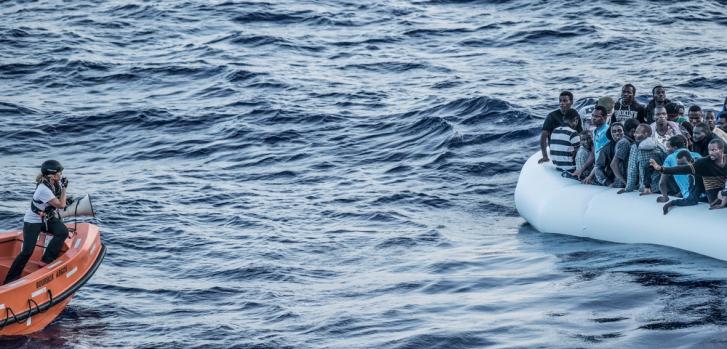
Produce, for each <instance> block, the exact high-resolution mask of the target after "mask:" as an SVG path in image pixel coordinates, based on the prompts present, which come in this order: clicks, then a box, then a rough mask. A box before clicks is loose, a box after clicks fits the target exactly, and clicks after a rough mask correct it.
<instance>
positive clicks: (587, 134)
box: [580, 130, 593, 151]
mask: <svg viewBox="0 0 727 349" xmlns="http://www.w3.org/2000/svg"><path fill="white" fill-rule="evenodd" d="M580 138H581V147H584V148H586V149H588V150H589V151H591V150H593V134H592V133H591V131H589V130H583V131H582V132H581V133H580Z"/></svg>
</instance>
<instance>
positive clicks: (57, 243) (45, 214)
mask: <svg viewBox="0 0 727 349" xmlns="http://www.w3.org/2000/svg"><path fill="white" fill-rule="evenodd" d="M35 181H36V187H35V192H34V193H33V199H32V200H31V202H30V207H29V208H28V210H27V211H26V213H25V216H24V217H23V247H22V249H21V251H20V254H18V256H17V257H16V258H15V260H14V261H13V264H12V266H11V267H10V270H9V271H8V274H7V276H6V277H5V281H4V282H3V284H7V283H10V282H13V281H15V280H17V279H18V278H20V277H21V275H22V273H23V269H25V265H26V264H27V263H28V260H29V259H30V256H31V255H32V254H33V250H34V249H35V244H36V242H37V241H38V236H39V235H40V232H41V231H46V232H48V233H49V234H52V235H53V239H51V241H50V243H49V244H48V247H47V248H46V249H45V253H44V254H43V257H42V258H41V261H42V263H46V264H48V263H51V262H53V261H54V260H55V259H56V258H58V255H59V254H60V252H61V248H62V247H63V242H64V241H65V240H66V238H67V237H68V228H66V226H65V224H63V221H62V220H61V219H60V218H59V216H58V215H57V213H56V209H58V208H61V209H62V208H65V207H66V203H67V202H66V188H67V187H68V180H67V179H66V178H65V177H63V166H62V165H61V163H60V162H58V161H56V160H47V161H45V162H43V164H42V165H41V173H40V174H39V175H38V176H37V177H36V180H35Z"/></svg>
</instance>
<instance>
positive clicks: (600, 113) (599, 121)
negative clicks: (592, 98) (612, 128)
mask: <svg viewBox="0 0 727 349" xmlns="http://www.w3.org/2000/svg"><path fill="white" fill-rule="evenodd" d="M606 115H608V111H607V110H606V108H605V107H604V106H602V105H597V106H596V108H594V109H593V113H592V114H591V122H592V123H593V124H594V125H595V126H596V127H600V126H601V125H603V124H605V123H606Z"/></svg>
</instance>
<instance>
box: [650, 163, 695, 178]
mask: <svg viewBox="0 0 727 349" xmlns="http://www.w3.org/2000/svg"><path fill="white" fill-rule="evenodd" d="M649 164H650V165H651V167H652V168H653V169H654V170H656V171H659V172H661V173H662V174H669V175H675V174H685V175H693V174H695V173H694V167H693V166H690V165H681V166H672V167H663V166H661V165H659V163H657V162H656V160H654V159H651V161H649Z"/></svg>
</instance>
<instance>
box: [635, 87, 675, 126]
mask: <svg viewBox="0 0 727 349" xmlns="http://www.w3.org/2000/svg"><path fill="white" fill-rule="evenodd" d="M651 95H652V96H653V98H652V99H651V101H649V104H647V105H646V118H645V120H639V121H641V122H642V123H647V124H651V123H653V122H654V108H656V107H659V106H661V107H665V106H666V105H667V104H669V103H671V101H670V100H669V99H668V98H666V88H664V86H661V85H657V86H654V88H653V89H651Z"/></svg>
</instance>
